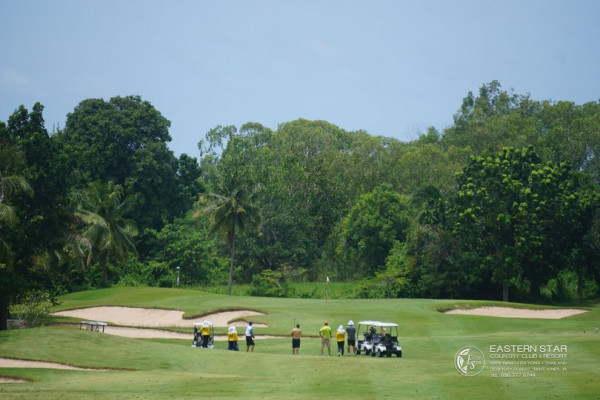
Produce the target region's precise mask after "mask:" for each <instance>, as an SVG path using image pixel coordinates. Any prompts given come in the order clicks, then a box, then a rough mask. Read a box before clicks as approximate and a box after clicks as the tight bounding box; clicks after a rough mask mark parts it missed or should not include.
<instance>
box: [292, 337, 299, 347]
mask: <svg viewBox="0 0 600 400" xmlns="http://www.w3.org/2000/svg"><path fill="white" fill-rule="evenodd" d="M299 348H300V339H295V338H294V339H292V349H299Z"/></svg>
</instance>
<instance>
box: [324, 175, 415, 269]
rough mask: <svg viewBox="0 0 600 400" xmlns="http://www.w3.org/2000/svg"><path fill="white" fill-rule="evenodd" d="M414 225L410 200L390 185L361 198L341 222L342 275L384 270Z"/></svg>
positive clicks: (337, 249) (385, 185)
mask: <svg viewBox="0 0 600 400" xmlns="http://www.w3.org/2000/svg"><path fill="white" fill-rule="evenodd" d="M410 225H411V217H410V207H409V202H408V198H407V197H406V196H403V195H400V194H398V193H397V192H395V191H394V189H393V188H392V187H391V186H390V185H387V184H384V185H380V186H378V187H377V188H375V190H374V191H373V192H371V193H367V194H365V195H363V196H361V197H360V198H359V199H358V201H357V202H356V204H355V205H354V207H352V208H351V209H350V212H349V213H348V215H347V216H346V217H345V218H344V219H343V220H342V222H341V232H340V236H339V241H338V245H337V248H336V254H337V256H338V257H339V259H340V261H341V263H342V266H343V269H342V270H340V272H341V273H342V274H343V275H344V277H354V276H372V275H373V274H375V272H376V271H378V270H379V271H380V270H382V269H383V268H384V267H385V260H386V258H387V257H388V255H389V254H390V251H391V250H392V248H393V247H394V245H395V243H396V242H404V241H406V235H407V232H408V230H409V228H410ZM339 268H342V267H339Z"/></svg>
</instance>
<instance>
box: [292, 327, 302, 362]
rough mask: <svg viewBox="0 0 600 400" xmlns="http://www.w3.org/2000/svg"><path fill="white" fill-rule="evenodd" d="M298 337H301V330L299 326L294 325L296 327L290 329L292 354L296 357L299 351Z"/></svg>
mask: <svg viewBox="0 0 600 400" xmlns="http://www.w3.org/2000/svg"><path fill="white" fill-rule="evenodd" d="M300 336H302V330H301V329H300V324H296V327H295V328H294V329H292V354H294V355H298V351H300Z"/></svg>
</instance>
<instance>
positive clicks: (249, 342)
mask: <svg viewBox="0 0 600 400" xmlns="http://www.w3.org/2000/svg"><path fill="white" fill-rule="evenodd" d="M248 351H251V352H254V328H253V327H252V321H250V322H248V326H247V327H246V353H247V352H248Z"/></svg>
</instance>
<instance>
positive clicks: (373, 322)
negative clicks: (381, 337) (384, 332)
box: [358, 321, 398, 328]
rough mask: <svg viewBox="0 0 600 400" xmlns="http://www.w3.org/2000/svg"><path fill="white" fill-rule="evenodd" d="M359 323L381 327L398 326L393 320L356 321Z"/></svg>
mask: <svg viewBox="0 0 600 400" xmlns="http://www.w3.org/2000/svg"><path fill="white" fill-rule="evenodd" d="M358 324H359V325H369V326H379V327H381V328H393V327H398V324H395V323H393V322H381V321H358Z"/></svg>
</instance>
